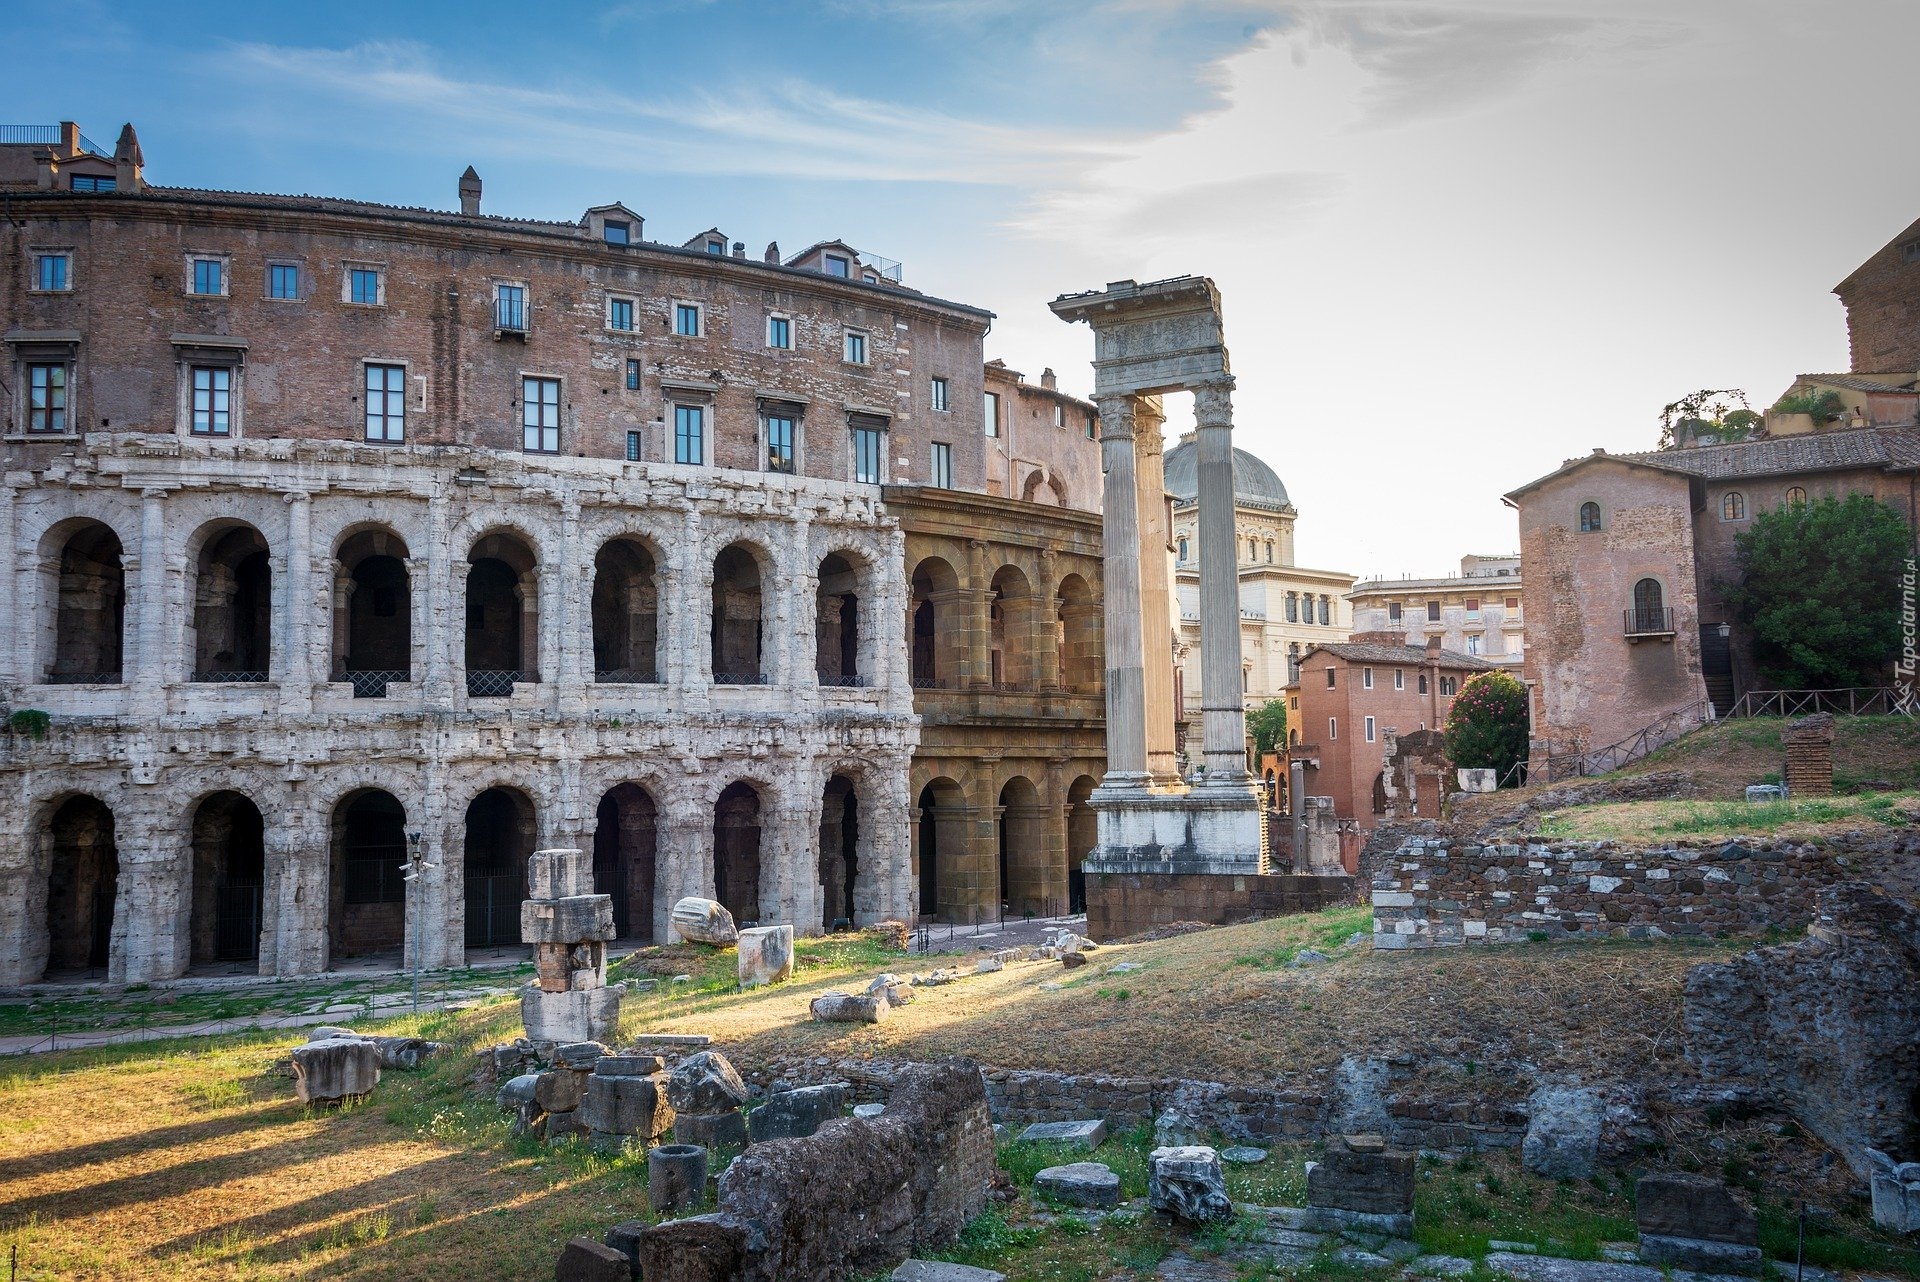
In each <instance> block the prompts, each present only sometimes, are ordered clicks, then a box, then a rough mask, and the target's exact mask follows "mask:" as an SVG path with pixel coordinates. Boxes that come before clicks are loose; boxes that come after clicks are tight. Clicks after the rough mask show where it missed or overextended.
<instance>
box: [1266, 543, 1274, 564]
mask: <svg viewBox="0 0 1920 1282" xmlns="http://www.w3.org/2000/svg"><path fill="white" fill-rule="evenodd" d="M1267 564H1268V565H1272V564H1273V540H1272V539H1268V540H1267Z"/></svg>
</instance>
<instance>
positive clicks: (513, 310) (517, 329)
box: [493, 298, 527, 338]
mask: <svg viewBox="0 0 1920 1282" xmlns="http://www.w3.org/2000/svg"><path fill="white" fill-rule="evenodd" d="M493 336H494V337H495V338H525V337H526V336H527V304H526V300H525V299H520V298H496V299H494V301H493Z"/></svg>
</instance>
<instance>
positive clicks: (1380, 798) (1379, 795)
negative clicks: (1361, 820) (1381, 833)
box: [1373, 770, 1387, 815]
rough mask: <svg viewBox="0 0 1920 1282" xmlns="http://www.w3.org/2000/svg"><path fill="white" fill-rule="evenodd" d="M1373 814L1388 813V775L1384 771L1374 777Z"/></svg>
mask: <svg viewBox="0 0 1920 1282" xmlns="http://www.w3.org/2000/svg"><path fill="white" fill-rule="evenodd" d="M1373 813H1374V814H1375V815H1384V814H1386V813H1387V773H1386V771H1384V770H1382V771H1381V772H1379V773H1378V774H1376V775H1374V777H1373Z"/></svg>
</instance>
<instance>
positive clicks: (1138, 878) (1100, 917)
mask: <svg viewBox="0 0 1920 1282" xmlns="http://www.w3.org/2000/svg"><path fill="white" fill-rule="evenodd" d="M1356 894H1357V887H1356V884H1355V882H1354V879H1353V878H1351V877H1317V876H1305V875H1297V874H1287V873H1268V874H1264V875H1252V874H1244V875H1233V874H1215V873H1145V872H1124V873H1114V872H1107V873H1096V872H1094V871H1092V868H1091V866H1089V870H1088V873H1087V933H1088V935H1089V936H1091V937H1092V938H1093V939H1094V940H1096V941H1100V942H1105V941H1107V940H1114V939H1125V938H1127V937H1128V936H1130V935H1137V934H1139V933H1141V932H1142V931H1146V930H1152V929H1153V928H1154V927H1156V926H1165V925H1169V924H1171V923H1173V922H1176V921H1204V922H1211V923H1213V924H1215V925H1224V924H1226V923H1227V922H1232V921H1244V920H1246V919H1247V918H1249V917H1279V916H1285V915H1288V914H1292V913H1305V912H1314V911H1316V910H1318V909H1321V908H1328V907H1331V906H1333V905H1336V904H1346V903H1352V902H1354V900H1355V897H1356Z"/></svg>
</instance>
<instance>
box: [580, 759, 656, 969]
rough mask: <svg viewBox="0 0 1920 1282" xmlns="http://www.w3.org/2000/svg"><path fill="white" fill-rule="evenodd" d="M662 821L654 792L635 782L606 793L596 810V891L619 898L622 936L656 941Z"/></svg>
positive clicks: (616, 914)
mask: <svg viewBox="0 0 1920 1282" xmlns="http://www.w3.org/2000/svg"><path fill="white" fill-rule="evenodd" d="M659 823H660V809H659V807H658V806H657V805H655V803H654V800H653V794H652V793H650V792H648V791H647V790H646V788H644V787H642V786H641V785H640V784H637V783H634V782H632V781H630V780H628V781H622V782H620V783H617V784H615V785H614V786H613V787H611V788H609V789H607V791H606V792H605V793H603V794H601V797H600V804H599V806H598V807H597V808H596V809H595V811H594V829H593V889H594V892H595V893H596V894H601V895H608V896H610V897H611V898H612V899H613V924H614V929H615V930H616V931H617V932H618V933H619V936H620V938H622V939H635V940H641V941H644V942H647V943H651V942H653V939H654V916H655V913H654V909H655V905H654V898H655V894H656V891H657V888H658V887H659V884H660V880H661V878H660V875H659Z"/></svg>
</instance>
